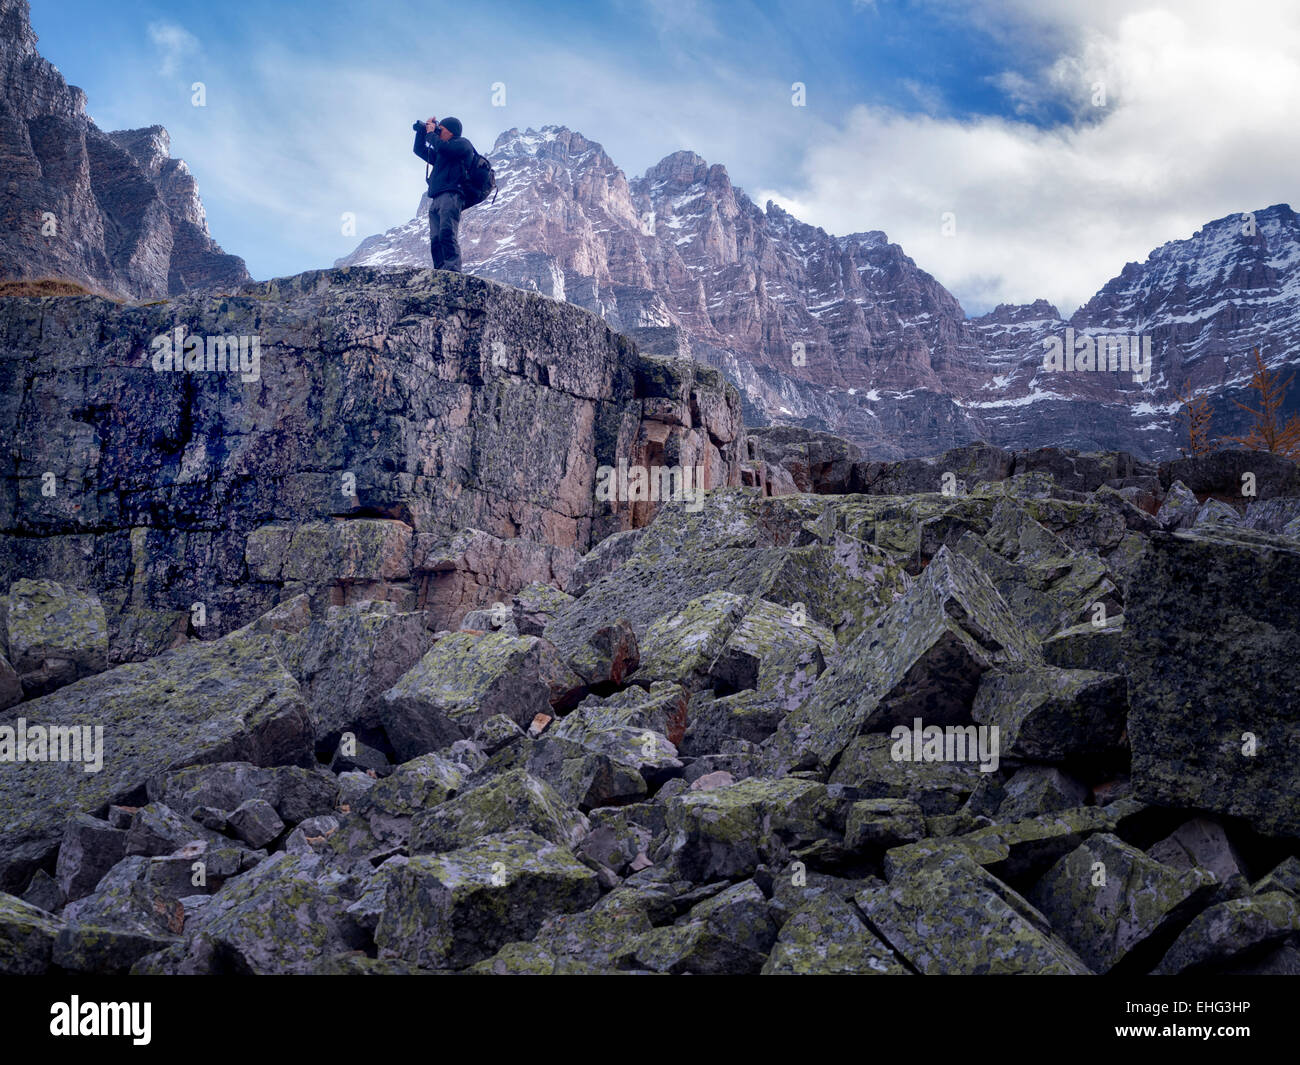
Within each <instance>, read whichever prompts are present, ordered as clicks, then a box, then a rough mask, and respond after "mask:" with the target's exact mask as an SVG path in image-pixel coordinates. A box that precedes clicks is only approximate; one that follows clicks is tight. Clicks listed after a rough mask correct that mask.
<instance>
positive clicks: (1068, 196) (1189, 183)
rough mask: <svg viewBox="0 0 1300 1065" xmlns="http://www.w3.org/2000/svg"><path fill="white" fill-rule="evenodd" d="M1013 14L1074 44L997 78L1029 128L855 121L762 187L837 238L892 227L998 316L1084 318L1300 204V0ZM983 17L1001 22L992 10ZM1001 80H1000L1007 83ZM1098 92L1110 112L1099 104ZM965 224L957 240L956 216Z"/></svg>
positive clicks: (1017, 28)
mask: <svg viewBox="0 0 1300 1065" xmlns="http://www.w3.org/2000/svg"><path fill="white" fill-rule="evenodd" d="M1080 7H1081V5H1075V4H1067V3H1065V2H1064V0H1003V3H1001V4H1000V5H997V14H998V16H999V17H998V18H992V17H991V16H990V17H989V20H988V24H987V26H986V28H987V29H989V31H990V32H995V31H996V32H997V33H999V34H1003V35H1008V34H1011V35H1014V34H1015V33H1017V32H1023V33H1030V32H1033V33H1036V34H1039V36H1040V37H1041V36H1042V35H1043V34H1044V33H1045V32H1048V31H1045V30H1044V20H1045V19H1051V20H1054V22H1053V23H1052V24H1051V27H1050V33H1049V35H1050V34H1057V35H1059V36H1060V37H1061V39H1062V40H1068V41H1069V42H1070V47H1069V48H1068V49H1067V50H1063V51H1061V52H1060V53H1059V54H1058V55H1056V57H1055V58H1054V59H1053V60H1052V61H1051V62H1050V63H1048V64H1047V65H1046V66H1045V67H1044V69H1043V70H1042V71H1040V72H1039V74H1038V76H1037V77H1033V78H1027V77H1024V76H1021V75H1012V74H1002V75H1001V76H1000V77H999V80H998V81H997V84H999V85H1000V86H1001V87H1002V88H1003V90H1004V91H1005V92H1006V93H1007V94H1008V98H1009V99H1010V100H1011V101H1012V102H1013V104H1014V107H1015V109H1016V111H1017V114H1019V115H1024V116H1035V115H1041V114H1044V113H1046V109H1047V108H1048V107H1049V106H1050V105H1052V104H1054V103H1055V104H1059V103H1061V102H1067V103H1068V104H1069V105H1070V106H1071V107H1072V108H1073V114H1074V116H1075V120H1074V122H1073V123H1072V124H1071V125H1069V126H1067V127H1065V128H1057V129H1051V130H1044V129H1042V128H1040V127H1039V126H1036V125H1033V124H1031V123H1030V122H1028V121H1022V120H1015V121H1008V120H1003V119H999V118H987V119H982V120H977V121H969V120H967V121H958V120H952V119H943V118H933V117H926V116H916V115H908V116H904V115H901V114H898V113H896V112H892V111H889V110H886V109H881V108H876V107H867V106H862V107H857V108H855V109H853V110H852V112H851V113H850V114H849V116H848V118H847V120H846V121H845V123H844V124H843V126H842V127H841V128H838V129H837V130H835V131H833V132H828V133H826V134H824V135H823V136H822V138H821V139H820V140H819V141H818V142H815V143H813V144H812V145H811V147H810V149H809V151H808V153H807V155H806V157H805V161H804V166H803V169H802V172H801V174H800V177H801V178H802V179H803V182H802V185H800V186H796V187H790V188H786V189H773V190H770V191H762V192H760V193H759V194H758V196H756V199H758V200H759V202H763V200H764V199H766V198H768V197H770V198H772V199H774V200H777V201H778V202H780V203H781V204H782V206H784V207H785V208H786V209H787V210H790V211H791V212H792V213H794V214H796V215H798V216H799V217H801V218H803V219H804V220H806V221H808V222H811V223H813V224H815V225H820V226H822V227H824V228H825V229H827V230H829V231H831V232H834V233H847V232H852V231H855V230H864V229H877V228H878V229H885V230H886V231H887V232H888V233H889V236H890V239H891V240H894V241H896V242H898V243H900V244H901V245H902V246H903V248H904V250H906V251H907V253H908V254H909V255H911V256H912V258H914V259H915V260H916V261H917V263H918V264H919V265H920V266H921V267H922V268H924V269H927V270H929V271H930V272H931V273H933V274H934V275H935V276H936V277H938V278H939V279H940V280H941V281H942V282H943V283H944V284H945V285H947V286H948V287H949V288H950V289H952V290H953V291H954V292H955V293H956V294H957V295H958V296H959V297H960V298H962V300H963V302H964V304H966V305H967V306H968V309H970V308H971V307H972V306H973V307H975V308H976V309H979V310H982V309H984V308H986V307H987V306H989V305H991V304H993V303H996V302H1002V301H1007V302H1028V301H1029V300H1031V299H1034V298H1036V297H1039V296H1045V297H1047V298H1048V299H1050V300H1052V301H1053V302H1054V303H1056V304H1057V305H1058V306H1059V307H1060V308H1061V310H1062V311H1063V312H1065V313H1069V311H1071V310H1072V309H1073V308H1074V307H1075V306H1077V305H1078V304H1079V303H1080V302H1082V301H1084V300H1086V299H1087V298H1088V297H1090V296H1091V295H1092V294H1093V293H1094V292H1095V291H1096V290H1097V289H1098V288H1099V287H1100V286H1101V285H1102V284H1103V283H1104V282H1105V281H1106V280H1108V279H1109V278H1111V277H1113V276H1114V275H1115V274H1117V273H1119V271H1120V269H1121V268H1122V267H1123V265H1124V263H1125V262H1126V261H1130V260H1135V261H1140V260H1143V259H1145V258H1146V255H1147V254H1148V252H1150V251H1151V250H1152V249H1153V248H1154V247H1156V246H1158V245H1160V244H1162V243H1164V242H1165V241H1167V240H1172V239H1178V238H1181V237H1187V236H1190V235H1191V234H1192V233H1193V232H1194V231H1195V230H1196V229H1197V228H1198V227H1199V226H1200V225H1201V224H1203V223H1205V222H1207V221H1209V220H1211V219H1213V218H1217V217H1222V216H1223V215H1226V214H1229V213H1232V212H1237V211H1248V210H1254V209H1257V208H1261V207H1265V206H1268V205H1270V204H1273V203H1278V202H1285V201H1286V200H1287V199H1288V197H1289V196H1291V194H1292V192H1293V190H1294V180H1295V174H1296V172H1297V171H1300V137H1298V136H1297V135H1296V132H1295V126H1296V122H1297V115H1300V7H1298V6H1297V5H1295V4H1294V3H1293V2H1291V0H1239V2H1237V3H1234V4H1232V5H1223V4H1221V3H1219V2H1218V0H1185V2H1180V3H1177V4H1174V3H1171V2H1169V0H1166V2H1165V3H1163V4H1161V5H1159V6H1152V7H1148V8H1146V9H1143V10H1139V11H1133V10H1132V7H1131V5H1121V4H1118V3H1102V4H1101V5H1094V6H1092V7H1091V8H1090V9H1089V10H1087V11H1081V10H1079V8H1080ZM984 11H985V12H987V11H988V8H985V9H984ZM994 76H995V77H998V75H994ZM1097 82H1101V83H1103V84H1104V87H1105V97H1106V106H1105V107H1104V108H1095V107H1093V104H1092V97H1093V94H1094V91H1095V86H1096V83H1097ZM945 211H953V212H955V213H956V214H957V233H956V235H955V236H953V237H944V236H942V235H941V232H940V216H941V214H942V213H943V212H945Z"/></svg>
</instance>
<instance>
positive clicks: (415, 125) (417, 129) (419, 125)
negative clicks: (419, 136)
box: [411, 122, 424, 133]
mask: <svg viewBox="0 0 1300 1065" xmlns="http://www.w3.org/2000/svg"><path fill="white" fill-rule="evenodd" d="M411 128H412V129H413V130H415V132H416V133H419V132H420V130H422V129H424V123H423V122H412V123H411Z"/></svg>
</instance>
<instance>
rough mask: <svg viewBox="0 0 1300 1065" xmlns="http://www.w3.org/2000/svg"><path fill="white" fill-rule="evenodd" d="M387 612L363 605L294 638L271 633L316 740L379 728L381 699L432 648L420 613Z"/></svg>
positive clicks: (332, 615) (336, 613)
mask: <svg viewBox="0 0 1300 1065" xmlns="http://www.w3.org/2000/svg"><path fill="white" fill-rule="evenodd" d="M348 524H353V523H348ZM391 607H392V604H391V603H373V602H363V603H359V604H357V605H355V606H349V607H343V608H340V609H335V610H331V611H330V612H329V615H328V616H327V617H324V618H315V619H313V620H312V621H311V622H310V624H308V625H307V626H306V627H305V628H303V629H302V630H300V631H298V632H285V631H277V632H276V633H275V642H276V648H277V650H278V651H279V654H280V660H281V661H282V662H283V663H284V665H285V668H286V669H287V670H288V671H289V672H290V673H292V674H293V675H294V678H295V679H296V680H297V681H298V685H299V687H300V688H301V689H302V693H303V698H304V699H306V701H307V705H308V707H309V708H310V709H311V715H312V725H313V726H314V728H315V730H316V735H317V736H319V737H322V738H323V737H326V736H329V735H330V734H331V733H337V732H341V731H343V730H345V729H355V728H357V727H366V726H374V725H377V724H379V722H380V719H381V713H382V703H381V702H380V698H381V696H382V695H383V693H384V692H385V691H387V690H388V689H389V688H391V687H392V686H393V685H394V684H396V683H397V681H398V680H399V679H400V678H401V677H402V675H403V674H404V673H406V671H407V670H409V669H410V668H411V667H412V666H414V665H415V664H416V663H417V662H418V661H419V660H420V658H421V657H422V656H423V655H424V654H425V652H427V651H428V650H429V648H430V646H431V645H432V643H433V635H432V633H430V632H429V631H428V629H427V628H426V627H425V621H426V617H425V614H424V613H423V612H419V611H412V612H405V613H403V612H398V611H395V610H392V609H389V608H391Z"/></svg>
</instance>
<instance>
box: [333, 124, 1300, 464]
mask: <svg viewBox="0 0 1300 1065" xmlns="http://www.w3.org/2000/svg"><path fill="white" fill-rule="evenodd" d="M490 154H491V157H492V160H493V162H494V165H495V166H496V169H497V173H498V177H499V179H500V184H501V190H500V194H499V197H498V200H497V202H496V204H494V205H484V206H482V207H478V208H475V209H474V210H472V211H470V212H467V213H466V215H465V222H464V225H463V227H462V236H463V245H464V250H465V260H466V264H467V268H468V269H470V270H471V271H472V272H474V273H476V274H479V275H481V276H486V277H492V278H494V279H496V280H500V281H505V282H508V283H511V284H516V285H520V286H521V287H525V288H530V289H535V290H537V291H540V292H542V293H544V294H546V295H549V296H552V297H554V298H557V299H567V300H569V301H570V302H574V303H577V304H579V305H580V306H584V307H586V308H588V309H589V310H592V311H594V312H595V313H598V314H601V315H602V316H603V317H605V319H606V320H607V321H608V322H609V323H610V324H611V326H613V327H614V328H616V329H619V330H621V331H623V332H626V333H628V334H629V335H631V336H632V337H633V338H634V339H636V340H637V341H638V343H639V344H641V345H642V346H643V347H648V348H649V350H652V351H655V352H658V353H664V354H669V353H672V354H682V355H684V354H688V353H689V354H691V355H693V356H694V357H695V358H697V359H700V360H702V361H705V362H709V363H711V364H713V365H716V366H718V367H720V368H721V369H723V371H724V372H725V373H726V374H727V375H728V376H729V377H731V378H732V379H733V380H734V381H735V382H736V383H737V384H738V385H740V386H741V387H742V389H743V391H744V393H745V395H746V415H747V417H748V418H749V419H750V421H751V422H752V423H754V424H766V423H769V422H788V423H792V424H800V425H804V426H806V427H809V428H817V429H824V430H829V431H831V432H835V433H838V434H840V435H843V436H845V437H848V438H849V439H852V440H854V441H855V442H856V443H858V444H859V445H861V446H862V447H863V448H864V449H865V450H866V452H867V453H868V454H871V455H873V456H877V457H886V458H890V457H899V456H901V455H904V454H928V453H934V452H937V451H940V450H943V449H944V448H946V447H950V446H955V445H958V444H961V443H965V442H968V441H970V440H973V439H978V438H984V439H989V440H992V441H995V442H997V443H999V444H1002V445H1003V446H1008V447H1033V446H1039V445H1043V444H1065V445H1068V446H1072V447H1079V448H1082V449H1085V450H1086V449H1090V448H1092V449H1097V448H1125V449H1128V450H1131V451H1133V452H1134V453H1136V454H1139V455H1142V456H1147V457H1161V456H1168V455H1171V454H1174V453H1176V447H1177V443H1178V441H1177V435H1176V422H1175V418H1174V414H1175V411H1176V410H1177V401H1176V398H1175V393H1176V392H1177V390H1178V389H1179V388H1181V387H1182V385H1183V384H1184V383H1185V382H1187V383H1190V384H1191V386H1192V387H1193V388H1194V389H1196V390H1198V391H1199V390H1205V391H1208V392H1209V393H1210V394H1211V397H1212V404H1213V406H1214V407H1215V409H1216V416H1217V420H1218V424H1217V426H1216V428H1218V429H1219V430H1220V431H1222V432H1225V433H1238V432H1242V431H1244V429H1245V421H1244V419H1246V416H1245V415H1244V414H1243V413H1242V412H1240V411H1239V410H1238V409H1237V408H1236V407H1235V406H1234V405H1233V404H1232V403H1231V402H1230V401H1231V400H1232V399H1245V398H1247V397H1246V396H1245V394H1244V391H1245V386H1246V384H1247V383H1248V380H1249V363H1250V349H1251V347H1252V346H1253V345H1254V344H1256V343H1259V344H1260V345H1261V348H1262V349H1263V351H1264V354H1265V357H1266V359H1267V360H1268V361H1270V362H1271V363H1279V362H1285V361H1287V355H1286V352H1285V338H1286V337H1287V336H1290V335H1295V321H1294V318H1295V312H1294V311H1292V310H1290V309H1289V305H1288V300H1291V299H1292V297H1293V296H1294V293H1295V292H1296V291H1300V283H1297V282H1295V281H1294V280H1293V275H1294V265H1295V262H1296V260H1297V258H1300V240H1298V239H1297V238H1298V237H1300V221H1298V220H1297V218H1296V215H1295V213H1294V212H1292V211H1291V209H1290V208H1289V207H1288V206H1286V205H1275V206H1273V207H1269V208H1267V209H1266V210H1263V211H1259V212H1257V213H1256V215H1255V216H1254V226H1253V230H1254V231H1253V233H1251V234H1249V235H1246V234H1245V233H1244V232H1242V230H1243V229H1244V228H1247V227H1246V226H1245V223H1244V222H1243V220H1242V217H1241V216H1238V215H1229V216H1227V217H1225V218H1222V219H1219V220H1216V221H1214V222H1211V223H1209V224H1208V225H1206V226H1205V227H1204V228H1203V229H1202V230H1201V231H1199V232H1198V233H1197V234H1195V235H1194V236H1192V237H1191V238H1189V239H1187V240H1182V241H1173V242H1170V243H1168V244H1166V245H1164V246H1162V247H1161V248H1158V249H1156V251H1154V252H1153V253H1152V255H1151V256H1150V257H1149V258H1148V260H1147V262H1146V263H1144V264H1137V263H1129V264H1127V265H1126V266H1125V267H1124V269H1123V271H1122V272H1121V274H1120V275H1118V276H1117V277H1116V278H1114V279H1113V280H1111V281H1109V282H1107V284H1106V285H1105V286H1103V288H1102V289H1101V290H1100V291H1099V292H1098V293H1097V295H1096V296H1094V297H1093V298H1092V299H1091V300H1090V301H1089V302H1088V303H1087V304H1085V305H1084V306H1083V307H1081V308H1080V309H1079V310H1078V311H1077V312H1076V313H1075V314H1074V315H1073V316H1072V317H1071V318H1070V319H1069V321H1066V320H1064V319H1062V318H1061V316H1060V314H1059V312H1058V311H1057V310H1056V309H1055V308H1054V307H1052V306H1051V305H1050V304H1048V303H1046V301H1042V300H1040V301H1037V302H1036V303H1033V304H1028V305H1023V306H1002V307H998V308H997V309H995V310H994V311H992V312H990V313H989V314H986V315H983V316H980V317H976V318H967V317H966V314H965V312H964V311H963V309H962V307H961V305H960V303H959V302H958V301H957V299H956V298H955V297H954V296H953V295H952V294H951V293H950V292H948V291H947V289H945V288H944V287H943V285H942V284H940V283H939V282H938V281H937V280H936V279H935V278H934V277H932V276H931V275H930V274H928V273H926V272H925V271H924V270H922V269H920V268H919V267H918V266H917V265H916V263H915V262H914V261H913V260H912V259H911V258H910V257H908V256H907V255H906V254H905V253H904V251H903V249H902V248H901V247H899V246H898V245H897V244H892V243H890V242H889V240H888V238H887V236H886V235H885V234H884V233H882V232H879V231H872V232H866V233H855V234H849V235H847V236H841V237H836V236H831V235H830V234H827V233H826V232H825V231H824V230H822V229H820V228H818V227H814V226H809V225H807V224H805V223H803V222H800V221H799V220H798V219H796V218H794V217H793V216H792V215H790V214H789V213H788V212H786V211H785V210H783V209H782V208H781V207H780V206H779V205H777V204H775V203H771V202H769V203H768V204H767V205H766V206H765V208H759V207H758V206H757V205H756V204H754V203H753V201H751V200H750V199H749V198H748V197H747V196H746V195H745V193H744V192H743V191H742V190H740V189H739V188H737V187H735V186H734V185H732V183H731V181H730V178H729V177H728V175H727V171H726V169H725V167H723V166H721V165H719V164H713V165H710V164H708V163H707V162H706V161H705V160H704V159H702V158H701V157H700V156H698V155H697V154H695V153H693V152H676V153H673V154H672V155H669V156H668V157H667V158H665V159H664V160H662V161H661V162H660V163H658V164H656V165H655V166H653V167H651V168H650V169H649V170H648V171H647V172H646V173H645V174H644V175H643V176H641V177H639V178H633V179H630V180H629V179H628V178H627V177H626V175H625V174H624V173H623V171H622V170H620V169H619V168H618V167H617V166H616V165H615V164H614V163H613V161H612V160H611V159H610V158H609V157H608V155H607V154H606V153H605V152H604V150H603V149H602V148H601V146H600V145H599V144H597V143H595V142H593V141H590V140H588V139H587V138H585V137H583V136H582V135H581V134H579V133H575V132H573V131H570V130H568V129H565V128H564V127H561V126H545V127H543V128H542V129H541V130H540V131H538V130H532V129H529V130H526V131H524V132H522V133H521V132H520V131H519V130H517V129H511V130H507V131H506V132H504V133H502V134H501V135H500V136H499V137H498V138H497V140H496V143H495V145H494V146H493V149H492V152H491V153H490ZM425 210H426V204H425V202H424V200H423V199H422V200H421V203H420V205H419V207H418V208H417V212H416V216H415V218H414V219H412V220H411V221H410V222H407V223H405V224H403V225H402V226H398V227H396V228H394V229H392V230H389V231H388V232H386V233H383V234H378V235H375V236H372V237H368V238H367V239H366V240H364V241H363V242H362V243H361V244H360V246H359V247H358V248H357V249H356V250H355V251H354V252H353V253H352V254H351V255H349V256H346V257H345V258H343V259H340V260H338V263H337V265H353V264H366V265H373V266H380V267H406V266H411V265H421V264H423V263H425V262H427V259H428V247H427V221H426V218H425ZM1234 232H1236V233H1238V234H1239V238H1240V239H1237V238H1234V237H1233V234H1234ZM1067 327H1071V328H1074V329H1075V330H1076V331H1078V332H1080V333H1083V332H1085V331H1086V332H1111V331H1113V332H1120V333H1123V334H1124V335H1132V334H1138V333H1142V334H1144V335H1149V336H1150V337H1151V341H1152V349H1153V353H1154V355H1153V357H1154V360H1155V361H1154V371H1153V374H1152V377H1151V380H1150V381H1149V382H1147V383H1146V384H1145V385H1143V384H1140V383H1134V382H1133V381H1132V380H1131V378H1130V377H1129V376H1128V375H1123V374H1120V375H1116V374H1055V375H1047V374H1045V373H1043V372H1042V363H1043V353H1044V345H1043V341H1044V339H1045V338H1046V337H1048V336H1052V335H1055V336H1058V337H1063V336H1064V331H1065V329H1066V328H1067ZM1270 338H1271V342H1270ZM796 344H802V345H803V348H802V360H803V365H798V359H799V358H800V356H799V355H798V354H797V349H796V348H795V345H796ZM1294 402H1295V401H1294V400H1293V403H1294Z"/></svg>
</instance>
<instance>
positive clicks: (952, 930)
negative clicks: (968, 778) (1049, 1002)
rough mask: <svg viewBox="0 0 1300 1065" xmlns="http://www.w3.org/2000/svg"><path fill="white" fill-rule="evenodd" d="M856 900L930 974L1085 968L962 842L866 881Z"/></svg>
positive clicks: (1038, 972) (1036, 972) (1080, 970)
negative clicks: (877, 881) (885, 878)
mask: <svg viewBox="0 0 1300 1065" xmlns="http://www.w3.org/2000/svg"><path fill="white" fill-rule="evenodd" d="M855 901H856V902H857V904H858V908H859V909H860V910H861V911H862V912H863V914H864V915H865V916H866V918H867V920H868V921H869V922H870V923H871V926H872V927H873V928H874V929H876V930H877V931H878V932H879V933H880V934H881V935H882V936H883V937H884V938H885V940H886V941H887V942H888V943H889V945H890V946H892V947H893V948H894V950H896V951H897V952H898V953H899V954H900V955H901V956H902V957H903V958H904V959H906V961H907V963H908V964H909V965H910V966H911V967H912V968H914V969H915V970H916V971H918V972H920V973H922V974H926V975H962V976H982V975H1064V976H1070V975H1082V974H1086V973H1087V972H1088V971H1089V970H1088V967H1087V965H1085V964H1084V962H1083V961H1082V960H1081V959H1080V958H1079V956H1078V955H1077V954H1075V953H1074V951H1073V950H1071V949H1070V947H1068V946H1067V945H1066V944H1065V943H1063V942H1061V940H1060V939H1058V938H1057V937H1056V936H1055V935H1054V934H1053V931H1052V927H1051V926H1050V925H1049V924H1048V922H1047V920H1046V918H1045V917H1044V916H1043V914H1041V913H1040V912H1038V910H1036V909H1034V907H1033V906H1031V905H1030V904H1029V903H1028V902H1027V901H1026V900H1025V899H1024V898H1023V897H1022V896H1021V895H1020V894H1018V893H1017V892H1016V891H1013V890H1012V889H1011V888H1010V887H1008V886H1007V885H1006V884H1004V883H1003V882H1002V881H1000V880H998V879H997V878H996V877H995V876H993V875H992V874H991V873H989V872H987V871H986V870H985V869H983V868H981V867H980V866H979V864H977V863H976V862H975V860H974V859H972V858H971V856H970V855H969V854H966V853H964V852H963V851H961V850H960V849H954V848H947V849H943V850H941V851H939V852H937V853H936V854H934V855H933V856H932V857H931V858H929V859H928V860H924V861H915V862H910V863H908V864H907V865H906V866H904V867H902V868H900V869H898V870H896V871H895V872H894V873H893V874H892V875H891V876H890V879H889V883H888V884H887V885H877V886H871V887H868V888H865V889H863V890H862V891H861V892H859V893H858V895H857V896H856V898H855Z"/></svg>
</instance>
